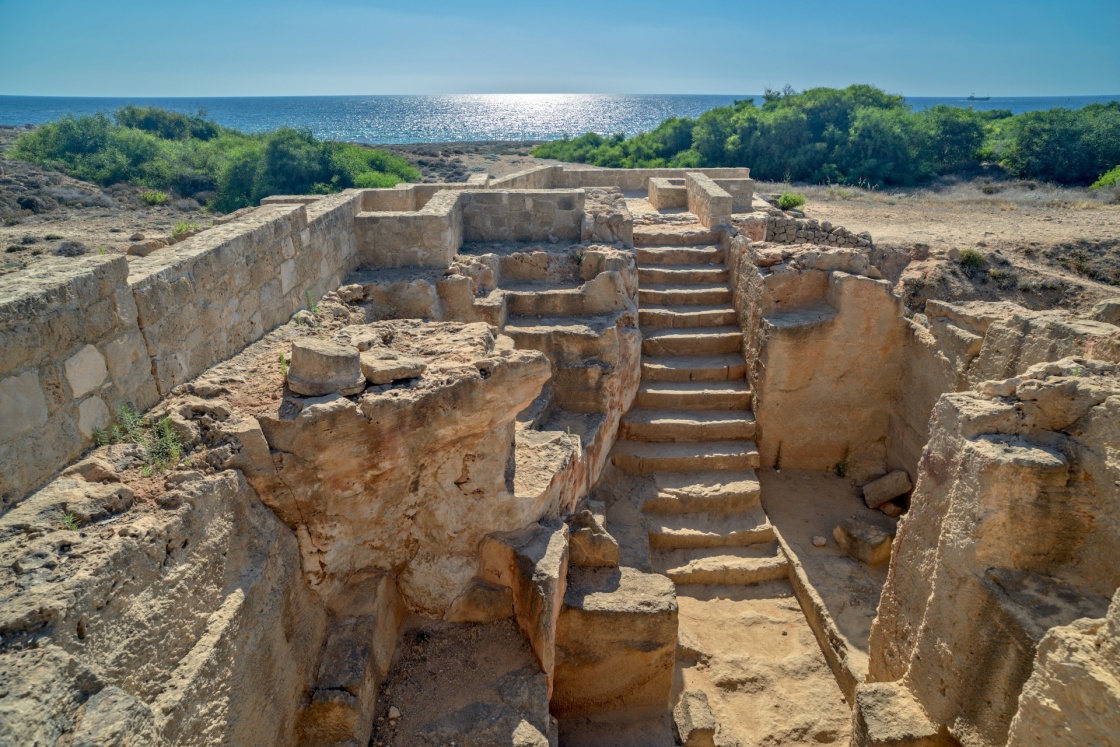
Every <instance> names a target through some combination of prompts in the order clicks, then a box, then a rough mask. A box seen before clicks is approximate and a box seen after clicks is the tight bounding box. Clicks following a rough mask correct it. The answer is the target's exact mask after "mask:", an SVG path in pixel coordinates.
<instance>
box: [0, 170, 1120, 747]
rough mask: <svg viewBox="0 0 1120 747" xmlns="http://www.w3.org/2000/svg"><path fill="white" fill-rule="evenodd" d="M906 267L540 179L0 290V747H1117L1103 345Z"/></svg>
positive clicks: (1111, 400)
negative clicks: (909, 279) (900, 288)
mask: <svg viewBox="0 0 1120 747" xmlns="http://www.w3.org/2000/svg"><path fill="white" fill-rule="evenodd" d="M897 270H898V258H897V257H892V256H890V255H889V254H888V253H885V252H881V251H880V250H878V249H877V248H876V247H875V246H874V245H873V244H872V242H871V237H870V236H867V235H866V234H864V235H857V234H853V233H851V232H849V231H847V230H845V229H843V228H840V227H833V226H829V225H819V224H809V223H803V222H796V223H795V222H792V221H791V220H789V219H787V218H785V217H783V216H782V215H781V214H780V213H779V212H778V211H776V210H774V209H773V208H770V207H769V206H768V205H767V204H766V203H765V202H764V201H762V200H760V199H758V198H757V197H755V196H754V194H753V182H752V181H751V180H750V178H749V171H748V170H746V169H710V170H702V171H688V170H680V169H635V170H621V169H574V168H568V167H559V166H547V167H542V168H536V169H532V170H530V171H526V172H523V173H520V174H515V175H512V176H510V177H506V178H503V179H490V178H489V177H487V176H485V175H479V176H476V177H474V178H472V180H471V181H470V182H469V183H466V184H422V185H402V186H400V187H398V188H394V189H380V190H350V191H347V192H343V193H340V194H336V195H330V196H325V197H282V196H281V197H272V198H268V199H266V200H264V201H263V203H262V205H261V206H260V207H259V208H257V209H255V210H253V211H250V212H248V213H246V214H242V215H239V216H236V217H235V218H234V219H233V220H230V221H228V222H226V223H223V224H222V225H219V226H216V227H214V228H212V229H209V230H206V231H204V232H202V233H200V234H198V235H197V236H194V237H192V238H189V239H188V240H186V241H183V242H181V243H178V244H176V245H174V246H173V247H169V248H167V249H163V250H158V251H154V252H152V253H150V254H148V255H146V256H143V257H139V256H138V257H132V258H128V259H126V258H125V257H120V256H112V257H110V256H91V257H83V258H78V259H72V260H66V261H65V262H63V261H58V262H57V263H55V264H49V263H47V264H43V265H42V266H40V267H38V268H36V269H34V270H32V271H30V272H28V273H24V274H16V275H9V276H7V277H5V278H3V279H0V345H2V351H3V352H2V358H0V496H2V499H3V514H2V515H0V544H2V547H3V557H4V558H5V562H4V563H3V564H2V565H0V595H2V600H3V601H2V603H0V743H2V744H5V745H8V744H11V745H17V744H19V745H33V744H35V745H39V744H42V745H55V744H66V745H74V746H75V747H77V746H79V745H82V746H84V745H297V744H298V745H361V746H363V747H364V745H367V744H373V745H445V744H459V745H519V746H529V745H533V746H540V747H545V745H557V744H562V745H599V744H603V745H606V744H610V745H672V744H683V745H689V746H694V745H754V744H759V745H761V744H766V745H777V744H820V743H835V744H843V743H850V744H853V745H860V746H865V745H868V746H869V745H950V744H956V743H959V744H962V745H970V746H971V745H977V746H980V745H984V746H987V745H993V746H994V745H1086V744H1095V745H1100V744H1120V720H1118V719H1117V713H1120V686H1118V684H1117V683H1118V681H1120V596H1117V587H1118V586H1120V563H1118V562H1117V558H1120V327H1117V326H1115V325H1114V324H1111V323H1106V322H1104V321H1097V320H1093V319H1083V318H1076V317H1073V316H1070V315H1069V314H1066V313H1063V312H1058V311H1043V312H1039V311H1029V310H1027V309H1025V308H1022V307H1019V306H1015V305H1013V304H1009V303H980V302H976V303H958V304H951V303H943V302H938V301H929V302H928V303H927V305H926V307H925V310H924V313H921V314H911V313H909V312H908V311H907V310H906V308H905V307H904V306H903V304H902V303H901V302H900V300H899V298H897V297H896V295H895V294H894V293H893V292H892V284H891V282H890V276H891V274H892V273H897ZM884 276H886V277H884ZM122 405H124V406H127V408H131V409H123V410H122V409H121V406H122ZM133 410H135V411H141V412H146V413H147V415H148V417H149V422H152V423H158V425H157V426H152V427H149V426H146V425H144V424H143V423H141V424H139V425H138V424H137V422H136V419H135V417H133V416H130V413H131V412H132V411H133ZM145 429H147V430H145ZM161 449H162V451H161Z"/></svg>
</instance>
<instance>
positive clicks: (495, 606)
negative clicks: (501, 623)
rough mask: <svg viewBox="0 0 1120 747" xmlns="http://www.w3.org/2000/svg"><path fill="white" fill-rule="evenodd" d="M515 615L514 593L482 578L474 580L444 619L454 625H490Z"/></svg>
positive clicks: (449, 609)
mask: <svg viewBox="0 0 1120 747" xmlns="http://www.w3.org/2000/svg"><path fill="white" fill-rule="evenodd" d="M512 615H513V592H512V591H511V590H510V588H509V587H508V586H498V585H497V584H492V583H489V582H487V581H483V580H482V579H480V578H476V579H473V580H472V581H471V582H470V584H469V585H468V586H467V588H466V589H464V590H463V593H462V594H460V595H459V596H458V598H456V599H455V601H454V602H452V603H451V607H449V608H448V610H447V614H445V615H444V616H443V619H444V620H446V621H447V622H453V623H488V622H494V621H496V620H504V619H506V618H507V617H511V616H512Z"/></svg>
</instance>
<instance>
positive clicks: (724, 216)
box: [684, 171, 733, 228]
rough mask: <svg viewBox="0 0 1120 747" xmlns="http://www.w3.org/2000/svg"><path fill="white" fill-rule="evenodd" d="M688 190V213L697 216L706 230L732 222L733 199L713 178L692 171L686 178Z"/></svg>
mask: <svg viewBox="0 0 1120 747" xmlns="http://www.w3.org/2000/svg"><path fill="white" fill-rule="evenodd" d="M684 183H685V187H686V188H687V190H688V211H689V212H690V213H692V214H693V215H695V216H696V219H697V220H699V221H700V225H702V226H704V227H705V228H713V227H715V226H719V225H722V224H724V223H728V222H729V221H730V220H731V208H732V204H733V201H732V198H731V195H729V194H728V193H727V192H725V191H724V190H723V188H721V187H720V186H719V185H718V184H716V183H715V182H714V181H712V179H711V177H709V176H706V175H705V174H701V173H700V172H696V171H690V172H688V173H687V174H686V175H685V178H684Z"/></svg>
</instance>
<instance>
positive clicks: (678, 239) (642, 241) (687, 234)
mask: <svg viewBox="0 0 1120 747" xmlns="http://www.w3.org/2000/svg"><path fill="white" fill-rule="evenodd" d="M719 233H720V232H719V231H717V230H714V229H710V228H704V227H703V226H701V225H699V224H696V225H694V226H691V227H687V228H686V227H679V226H658V225H654V226H643V225H637V226H634V246H708V245H711V244H715V243H717V242H719V240H720V235H719Z"/></svg>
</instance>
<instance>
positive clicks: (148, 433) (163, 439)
mask: <svg viewBox="0 0 1120 747" xmlns="http://www.w3.org/2000/svg"><path fill="white" fill-rule="evenodd" d="M93 440H94V443H95V444H97V445H98V446H107V445H109V444H139V445H140V446H142V447H144V460H145V461H146V462H147V464H146V465H144V468H143V469H142V470H141V474H142V475H143V476H144V477H148V476H150V475H151V474H152V471H153V469H158V470H160V471H162V470H164V469H167V468H168V467H174V466H175V465H177V464H178V463H179V460H180V459H181V458H182V456H183V442H182V440H181V439H180V438H179V434H178V433H176V432H175V429H174V428H173V427H172V425H171V418H169V417H163V418H160V419H159V420H155V421H152V420H147V419H145V418H144V416H143V415H141V414H140V413H138V412H137V411H136V410H133V409H132V408H131V407H129V406H128V405H121V406H120V407H119V408H117V422H115V423H113V425H111V426H110V427H109V429H108V430H105V431H94V434H93Z"/></svg>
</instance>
